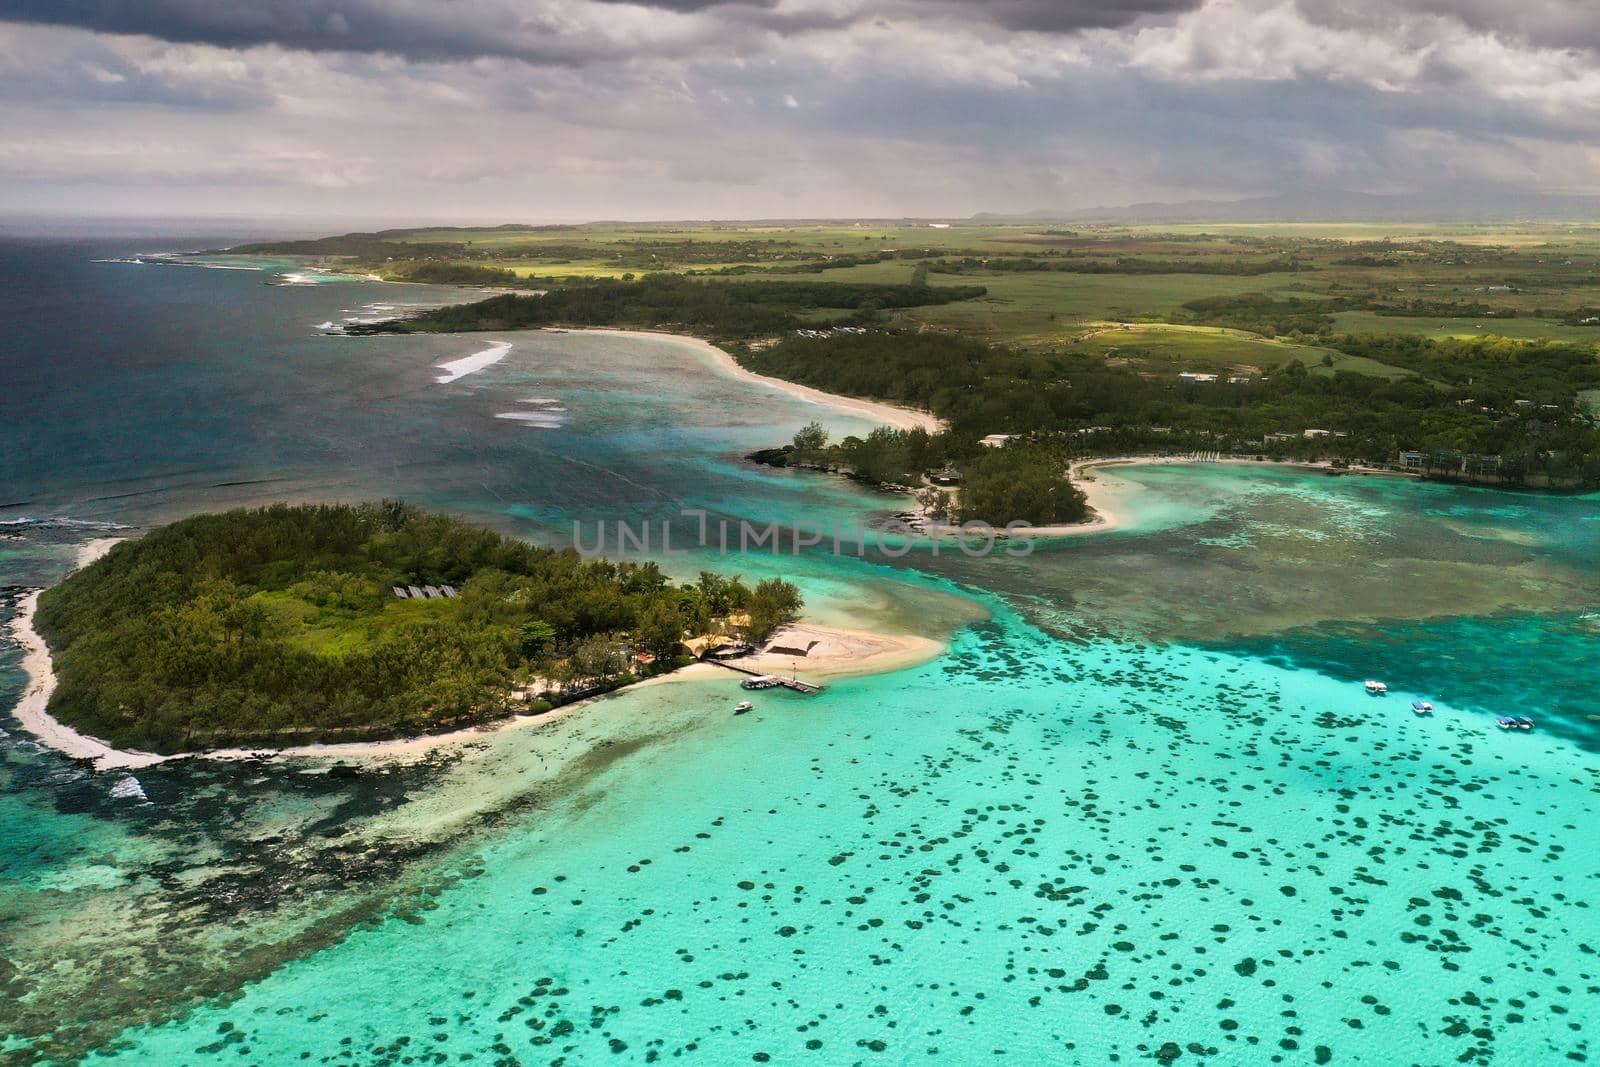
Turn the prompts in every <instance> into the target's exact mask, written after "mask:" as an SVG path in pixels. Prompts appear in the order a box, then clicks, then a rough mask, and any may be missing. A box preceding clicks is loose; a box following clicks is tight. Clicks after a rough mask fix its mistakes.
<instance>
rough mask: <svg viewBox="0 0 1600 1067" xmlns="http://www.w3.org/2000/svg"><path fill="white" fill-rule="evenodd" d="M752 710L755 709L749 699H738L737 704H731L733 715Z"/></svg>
mask: <svg viewBox="0 0 1600 1067" xmlns="http://www.w3.org/2000/svg"><path fill="white" fill-rule="evenodd" d="M754 710H755V705H754V704H752V703H750V701H748V700H741V701H739V703H737V704H735V705H734V706H733V713H734V714H735V715H743V714H744V713H745V712H747V711H754Z"/></svg>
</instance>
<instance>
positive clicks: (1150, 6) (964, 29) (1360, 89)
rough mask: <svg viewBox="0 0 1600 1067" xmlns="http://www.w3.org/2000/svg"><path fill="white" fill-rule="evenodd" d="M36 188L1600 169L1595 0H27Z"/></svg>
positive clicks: (675, 195)
mask: <svg viewBox="0 0 1600 1067" xmlns="http://www.w3.org/2000/svg"><path fill="white" fill-rule="evenodd" d="M0 104H3V111H0V115H3V116H4V118H3V120H0V203H3V208H0V210H7V211H12V212H17V211H37V212H47V213H58V214H59V213H71V212H75V211H83V210H86V211H92V212H94V213H97V214H105V213H109V214H146V213H148V214H160V215H185V214H218V213H230V214H242V215H269V214H271V215H307V216H316V217H323V218H327V217H334V216H344V217H350V218H362V219H393V220H401V219H408V218H416V219H423V218H426V219H455V220H462V221H474V220H482V221H503V220H516V221H550V220H580V219H596V218H756V217H802V216H811V217H815V216H897V215H918V216H964V215H968V214H971V213H973V212H977V211H1026V210H1030V209H1039V208H1044V209H1052V210H1071V209H1076V208H1085V207H1091V206H1094V205H1101V204H1107V205H1115V204H1125V203H1131V202H1136V201H1141V200H1179V199H1188V198H1194V197H1211V198H1225V199H1226V198H1235V197H1244V196H1254V195H1263V194H1271V193H1276V192H1280V191H1286V190H1304V189H1348V190H1355V191H1365V192H1378V193H1384V192H1419V191H1420V192H1444V191H1463V190H1485V189H1501V188H1503V189H1510V190H1517V191H1524V192H1526V191H1539V192H1548V193H1582V194H1590V193H1600V8H1597V7H1596V4H1595V2H1594V0H734V2H727V3H718V2H710V0H654V2H642V3H621V2H614V0H271V2H263V0H0Z"/></svg>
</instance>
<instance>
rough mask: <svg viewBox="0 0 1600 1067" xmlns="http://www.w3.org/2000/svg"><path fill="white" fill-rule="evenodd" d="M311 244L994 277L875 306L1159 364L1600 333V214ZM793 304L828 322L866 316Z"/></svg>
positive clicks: (558, 279) (515, 265)
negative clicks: (1415, 340)
mask: <svg viewBox="0 0 1600 1067" xmlns="http://www.w3.org/2000/svg"><path fill="white" fill-rule="evenodd" d="M279 250H280V251H281V249H279ZM296 250H297V251H300V252H320V253H325V254H324V255H323V256H322V258H323V259H324V260H325V261H338V262H345V263H348V262H351V261H355V262H357V263H359V264H361V265H362V266H365V267H367V268H369V269H376V270H379V271H381V272H383V273H385V274H387V275H388V276H391V277H400V278H403V277H405V276H406V272H407V271H408V270H410V269H415V267H416V265H417V264H434V265H440V264H445V265H459V266H465V267H476V268H484V267H487V268H499V269H504V270H508V271H510V272H511V273H512V275H514V278H513V279H512V280H511V281H510V282H509V283H508V284H512V285H517V284H521V285H524V286H527V287H530V288H532V287H559V286H561V285H563V284H584V283H593V282H595V281H597V280H603V279H618V280H622V279H627V278H629V277H633V278H640V277H644V276H646V275H648V274H653V273H664V272H665V273H681V274H689V275H693V276H695V277H698V278H701V279H703V280H704V281H705V282H706V283H707V284H716V285H738V284H741V283H745V282H753V281H759V282H792V283H797V284H798V283H808V284H816V283H823V282H826V283H842V284H844V283H848V284H875V285H906V284H910V283H913V282H915V281H917V280H918V279H926V281H927V283H928V284H930V285H932V286H936V287H937V286H950V285H966V286H983V287H984V288H985V289H986V290H987V293H986V294H985V295H984V296H982V297H979V298H976V299H971V300H961V301H957V302H953V303H945V304H935V305H928V306H915V307H901V308H894V309H888V310H881V311H879V312H878V313H877V315H876V316H875V317H873V320H874V321H876V322H878V323H880V324H882V325H885V326H892V327H898V328H904V329H916V330H924V329H933V330H942V331H950V332H954V333H959V334H962V335H965V336H970V337H974V338H979V339H982V340H986V341H989V342H992V343H999V344H1009V345H1018V346H1022V347H1025V348H1029V349H1042V350H1051V349H1063V350H1066V349H1076V350H1095V349H1098V348H1101V347H1121V348H1127V349H1130V351H1128V352H1124V353H1122V355H1123V357H1124V358H1130V357H1131V358H1136V359H1137V360H1138V361H1140V363H1141V365H1148V366H1151V367H1155V368H1158V369H1160V368H1161V367H1162V366H1163V365H1165V369H1183V368H1202V367H1223V368H1226V367H1235V366H1237V367H1241V368H1253V369H1255V370H1257V371H1265V370H1266V369H1267V368H1269V367H1271V366H1274V365H1278V364H1281V363H1282V362H1284V361H1286V360H1291V359H1292V360H1295V361H1298V362H1301V363H1305V364H1306V365H1307V366H1309V367H1311V368H1312V369H1313V371H1315V372H1318V373H1323V374H1328V373H1332V372H1334V371H1339V370H1345V371H1353V372H1357V373H1362V374H1370V375H1374V376H1379V377H1394V376H1395V375H1397V374H1399V373H1401V372H1399V371H1398V370H1396V369H1395V368H1393V367H1389V366H1386V365H1384V364H1383V363H1378V362H1374V361H1372V360H1367V359H1362V358H1360V357H1358V356H1350V355H1345V354H1342V353H1340V352H1338V351H1337V349H1338V347H1339V346H1338V344H1337V341H1336V339H1337V338H1338V337H1339V336H1341V335H1354V336H1357V337H1372V336H1384V335H1395V334H1414V335H1418V336H1425V337H1431V338H1450V337H1462V338H1481V337H1486V336H1500V337H1507V338H1513V339H1517V340H1523V341H1535V340H1552V341H1565V342H1577V343H1580V344H1593V343H1595V342H1596V341H1597V340H1600V328H1595V327H1590V326H1579V325H1565V324H1564V323H1563V320H1570V321H1577V320H1578V319H1581V318H1584V317H1588V316H1589V315H1590V314H1591V312H1595V313H1600V311H1596V309H1600V227H1597V226H1593V225H1587V224H1552V225H1549V226H1545V227H1535V226H1518V225H1505V226H1467V225H1429V224H1421V225H1419V224H1403V223H1318V224H1297V223H1284V224H1271V225H1253V224H1241V223H1229V224H1205V225H1199V224H1194V225H1164V226H1128V225H1104V224H1069V223H1061V224H1051V223H1046V222H1028V223H994V224H974V223H971V222H967V223H962V222H954V221H953V222H952V223H950V224H949V225H932V224H928V223H911V222H906V221H898V222H890V221H882V220H880V221H862V222H818V223H795V224H780V223H654V224H640V223H597V224H591V225H583V226H547V227H511V228H503V227H502V228H494V229H466V230H462V229H432V230H400V231H386V232H385V233H381V234H363V235H347V237H345V238H333V239H328V240H327V241H325V242H321V243H317V242H312V243H309V247H301V248H298V249H296ZM1280 268H1286V269H1280ZM488 284H493V283H492V282H488ZM1218 301H1231V302H1233V303H1234V305H1237V306H1226V307H1221V308H1219V307H1217V302H1218ZM1241 302H1242V304H1241ZM1296 302H1298V303H1296ZM1245 305H1248V306H1245ZM1383 310H1404V311H1406V312H1407V314H1405V315H1392V314H1381V313H1380V311H1383ZM793 313H794V320H793V321H797V322H800V323H805V324H816V325H823V324H828V323H833V322H837V321H840V320H841V319H842V318H845V317H847V316H848V315H849V314H850V313H849V312H848V311H841V310H840V309H835V308H827V307H799V308H795V309H793ZM1106 323H1110V324H1114V325H1120V324H1123V323H1129V324H1134V325H1136V326H1139V327H1141V328H1142V329H1141V330H1140V332H1139V337H1138V339H1137V341H1136V342H1134V341H1131V340H1130V339H1128V338H1119V339H1117V340H1111V339H1108V338H1106V337H1105V336H1103V335H1101V334H1100V333H1099V332H1098V331H1099V330H1100V329H1102V328H1103V324H1106ZM1157 326H1161V327H1165V328H1163V329H1155V328H1154V327H1157ZM1219 331H1220V332H1219ZM1133 350H1136V351H1133Z"/></svg>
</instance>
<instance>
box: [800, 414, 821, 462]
mask: <svg viewBox="0 0 1600 1067" xmlns="http://www.w3.org/2000/svg"><path fill="white" fill-rule="evenodd" d="M826 447H828V431H827V430H824V429H823V428H822V423H820V422H808V423H806V425H805V426H803V427H801V429H800V432H799V433H796V434H795V435H794V459H795V462H796V463H810V462H811V461H812V459H813V458H814V457H815V456H816V455H817V453H819V452H821V451H822V450H823V449H824V448H826Z"/></svg>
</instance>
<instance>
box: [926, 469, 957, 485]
mask: <svg viewBox="0 0 1600 1067" xmlns="http://www.w3.org/2000/svg"><path fill="white" fill-rule="evenodd" d="M928 481H930V482H932V483H933V484H934V485H960V484H961V472H960V471H958V470H956V469H955V468H954V467H946V468H944V469H943V470H937V471H934V472H933V473H932V474H930V475H928Z"/></svg>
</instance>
